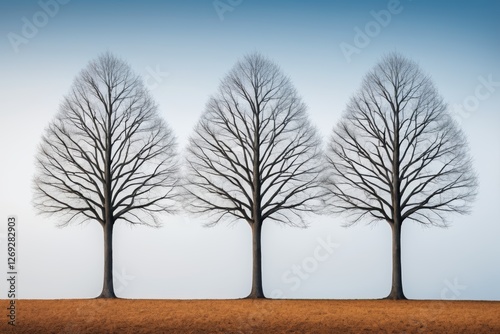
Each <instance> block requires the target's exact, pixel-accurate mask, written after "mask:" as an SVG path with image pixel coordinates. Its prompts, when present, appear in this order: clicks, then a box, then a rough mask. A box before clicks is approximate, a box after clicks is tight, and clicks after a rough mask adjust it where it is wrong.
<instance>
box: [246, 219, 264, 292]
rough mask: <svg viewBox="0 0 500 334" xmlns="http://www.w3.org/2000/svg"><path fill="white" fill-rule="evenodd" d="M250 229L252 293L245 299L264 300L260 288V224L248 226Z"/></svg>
mask: <svg viewBox="0 0 500 334" xmlns="http://www.w3.org/2000/svg"><path fill="white" fill-rule="evenodd" d="M250 227H251V228H252V254H253V270H252V291H251V292H250V294H249V295H248V297H247V298H251V299H255V298H266V297H265V296H264V290H263V288H262V251H261V240H262V238H261V234H262V233H261V232H262V223H261V222H257V221H256V222H254V223H253V224H251V225H250Z"/></svg>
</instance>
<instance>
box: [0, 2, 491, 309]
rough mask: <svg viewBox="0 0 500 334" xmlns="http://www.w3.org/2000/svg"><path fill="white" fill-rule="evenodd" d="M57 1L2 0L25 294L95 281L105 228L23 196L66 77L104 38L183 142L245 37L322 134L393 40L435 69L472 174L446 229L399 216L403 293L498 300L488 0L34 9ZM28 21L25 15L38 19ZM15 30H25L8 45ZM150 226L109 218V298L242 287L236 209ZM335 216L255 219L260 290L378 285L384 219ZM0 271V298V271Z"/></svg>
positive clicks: (1, 240) (7, 177) (3, 183)
mask: <svg viewBox="0 0 500 334" xmlns="http://www.w3.org/2000/svg"><path fill="white" fill-rule="evenodd" d="M53 1H56V0H41V1H14V0H9V1H2V2H0V32H1V37H0V57H1V60H2V61H0V74H1V76H0V92H1V93H0V94H1V95H0V115H1V121H0V157H1V158H0V159H1V160H0V220H3V223H1V224H0V261H1V263H6V239H5V237H6V234H5V232H6V224H7V216H8V215H16V216H17V217H18V219H19V224H20V226H19V230H20V231H19V239H18V243H19V272H20V282H19V294H20V297H21V298H88V297H95V296H97V295H98V294H99V293H100V291H101V288H102V266H103V256H102V254H103V241H102V231H101V228H100V226H99V225H98V224H97V223H88V224H85V225H78V226H71V227H67V228H64V229H58V228H56V227H55V220H53V219H46V218H42V217H39V216H36V215H35V214H34V211H33V209H32V207H31V180H32V177H33V174H34V156H35V152H36V148H37V146H38V144H39V142H40V139H41V135H42V133H43V131H44V129H45V127H46V126H47V125H48V124H49V122H50V121H51V120H52V119H53V117H54V116H55V115H56V113H57V111H58V105H59V103H60V102H61V100H62V98H63V96H64V95H65V94H66V93H67V92H68V90H69V88H70V86H71V83H72V81H73V79H74V78H75V76H76V75H77V74H78V73H79V71H80V70H81V69H82V68H84V67H85V66H86V65H87V63H88V62H89V61H90V60H92V59H94V58H95V57H97V56H98V55H99V54H100V53H102V52H105V51H111V52H113V53H114V54H116V55H118V56H119V57H122V58H123V59H125V60H126V61H128V62H129V64H130V65H131V67H132V68H133V70H135V71H136V72H137V73H139V74H141V75H143V77H144V79H145V80H146V83H147V85H148V86H149V88H150V89H151V93H152V95H153V97H154V98H155V99H156V101H157V102H158V103H159V105H160V114H161V116H162V117H164V118H165V120H166V121H167V122H168V123H169V124H170V126H171V127H172V128H173V129H174V131H175V133H176V135H177V138H178V141H179V144H180V147H181V148H182V147H184V145H185V144H186V140H187V138H188V136H189V134H190V133H191V131H192V129H193V127H194V125H195V124H196V122H197V120H198V118H199V116H200V115H201V113H202V111H203V109H204V105H205V103H206V102H207V100H208V98H209V96H210V95H211V94H213V93H215V92H216V90H217V88H218V84H219V81H220V80H221V79H222V78H223V77H224V76H225V74H226V73H227V72H228V71H229V70H230V68H231V67H232V66H233V65H234V63H235V62H236V61H237V60H238V59H240V58H242V57H243V56H244V55H246V54H248V53H250V52H254V51H259V52H261V53H262V54H264V55H265V56H267V57H269V58H270V59H272V60H274V61H275V62H277V63H278V64H279V65H280V66H281V68H282V69H283V71H284V72H285V73H286V74H287V75H289V76H290V78H291V79H292V81H293V83H294V84H295V86H296V88H297V90H298V91H299V93H300V95H301V96H302V97H303V99H304V102H305V103H306V104H307V105H308V107H309V115H310V118H311V120H312V122H313V123H315V124H316V125H317V127H318V129H319V131H320V132H321V134H322V135H323V137H324V138H325V139H327V138H328V137H329V135H330V132H331V130H332V128H333V126H334V125H335V123H336V121H337V120H338V119H339V117H340V115H341V112H342V111H343V109H344V108H345V105H346V103H347V101H348V100H349V98H350V97H351V96H352V95H353V94H354V93H355V92H356V91H357V89H359V87H360V84H361V80H362V78H363V76H364V75H365V74H366V73H367V71H369V70H370V69H371V68H372V67H373V66H374V65H375V64H376V63H377V62H378V61H379V60H380V59H381V57H382V56H383V55H384V54H385V53H387V52H391V51H398V52H400V53H402V54H403V55H405V56H407V57H409V58H411V59H413V60H415V61H416V62H417V63H418V64H419V65H420V66H421V68H422V69H423V70H424V71H425V72H426V73H428V74H429V75H431V77H432V78H433V80H434V83H435V84H436V87H437V88H438V90H439V91H440V93H441V94H442V95H443V97H444V99H445V101H447V102H448V103H449V105H450V110H452V111H453V112H454V115H455V116H454V117H455V118H456V119H457V120H458V121H459V122H460V123H461V125H462V127H463V129H464V131H465V132H466V134H467V136H468V138H469V142H470V147H471V154H472V156H473V157H474V161H475V167H476V171H477V173H478V175H479V181H480V188H479V195H478V198H477V201H476V203H475V205H474V208H473V212H472V214H471V215H469V216H463V217H462V216H452V221H453V223H452V225H451V227H449V228H447V229H439V228H422V227H421V226H418V225H416V224H414V223H409V224H406V225H405V226H404V227H403V236H402V238H403V240H402V258H403V284H404V289H405V293H406V295H407V297H409V298H414V299H441V298H448V299H449V298H453V299H488V300H489V299H492V300H500V287H499V286H498V282H500V218H499V216H498V207H499V204H500V145H499V144H500V131H499V130H500V112H499V107H500V66H499V65H500V40H499V36H500V20H499V17H500V2H498V1H494V0H492V1H430V0H429V1H425V0H413V1H411V0H401V1H399V2H397V1H396V2H393V1H326V0H325V1H319V0H318V1H294V2H292V1H258V0H243V1H237V0H232V1H230V0H220V1H219V3H226V4H229V6H230V7H231V10H228V11H225V12H224V13H222V14H221V13H218V12H217V10H216V9H215V7H214V1H212V0H203V1H202V0H190V1H123V0H120V1H118V0H114V1H106V2H105V3H102V2H99V1H83V0H71V1H68V0H64V1H63V0H59V2H58V4H59V6H58V7H59V8H58V9H57V10H54V12H53V13H50V14H53V15H47V14H44V12H43V8H42V7H47V6H45V5H43V4H47V3H53ZM62 3H64V4H62ZM41 4H42V5H41ZM231 4H233V5H231ZM49 8H52V10H53V9H54V6H52V7H49ZM389 9H395V10H393V13H391V15H390V17H388V16H385V21H383V22H382V23H378V22H377V21H376V19H375V16H377V15H378V16H380V15H382V14H380V13H381V11H383V13H385V12H387V11H388V10H389ZM374 13H378V14H375V15H374ZM219 14H221V15H222V16H221V15H219ZM44 18H47V20H44ZM26 22H29V23H31V24H33V23H35V24H38V27H37V28H36V29H37V31H35V32H34V31H30V30H29V29H28V28H26V27H24V26H26V25H27V23H26ZM23 27H24V28H23ZM377 27H378V28H377ZM23 29H24V30H23ZM367 29H368V33H369V35H370V36H369V37H368V39H365V40H364V41H362V43H361V44H360V37H359V36H357V34H358V33H359V31H362V32H366V31H367ZM369 29H372V30H369ZM23 34H24V37H23V38H26V39H25V40H23V41H24V42H26V43H22V44H19V45H17V46H16V44H15V43H14V44H13V43H12V39H13V36H17V37H22V36H23ZM17 37H16V38H17ZM361 39H362V38H361ZM17 40H19V39H17ZM346 44H349V45H351V46H353V47H357V53H354V54H352V55H351V57H349V59H347V58H346V57H345V55H344V53H343V52H342V48H341V46H342V45H346ZM155 71H156V72H158V73H159V74H157V75H156V76H155V75H152V73H154V72H155ZM155 77H156V79H155ZM485 82H486V84H485ZM487 82H490V83H489V84H488V83H487ZM163 223H164V224H163V227H162V228H160V229H151V228H146V227H129V226H127V225H122V224H118V225H116V226H115V239H114V240H115V244H114V251H115V253H114V254H115V287H116V292H117V294H118V296H120V297H126V298H239V297H244V296H246V295H247V294H248V292H249V291H250V283H251V238H250V228H249V227H248V225H247V224H246V223H244V222H241V223H237V224H233V225H229V226H228V225H220V226H217V227H215V228H210V229H208V228H204V227H202V223H203V221H202V220H200V219H193V218H190V217H188V216H184V215H179V216H168V215H166V216H164V218H163ZM341 225H342V221H341V220H340V219H337V218H334V217H312V218H311V220H310V227H309V228H308V229H296V228H290V227H286V226H280V225H276V224H274V223H272V222H271V223H268V224H265V226H264V230H263V266H264V268H263V275H264V291H265V293H266V294H267V295H268V296H277V297H281V298H381V297H385V296H386V295H387V294H388V292H389V290H390V278H391V235H390V228H389V226H388V224H387V223H385V222H380V223H378V224H375V225H369V226H367V225H364V224H359V225H357V226H355V227H351V228H344V227H342V226H341ZM328 240H330V241H331V242H332V243H334V244H335V248H334V249H332V252H331V254H330V253H328V256H327V257H326V259H325V258H322V260H321V261H317V260H314V254H315V251H316V249H317V248H318V247H321V245H322V244H324V243H327V242H328ZM315 261H316V262H315ZM315 263H316V265H315ZM0 267H2V268H4V267H5V266H4V265H1V266H0ZM293 268H301V269H302V271H303V274H300V275H299V274H297V273H296V271H294V270H293ZM306 269H307V270H306ZM304 270H305V271H304ZM0 282H1V283H0V296H6V291H7V285H6V281H5V280H1V281H0ZM2 298H4V297H2Z"/></svg>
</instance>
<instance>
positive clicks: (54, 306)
mask: <svg viewBox="0 0 500 334" xmlns="http://www.w3.org/2000/svg"><path fill="white" fill-rule="evenodd" d="M8 303H9V301H7V300H1V305H2V309H3V310H4V311H3V312H2V313H4V314H5V315H4V316H2V319H4V320H2V323H1V324H0V332H1V333H76V334H80V333H82V334H83V333H500V302H476V301H390V300H245V299H243V300H127V299H116V300H106V299H86V300H74V299H69V300H18V301H17V302H16V326H15V327H14V326H11V325H8V324H7V321H8V318H7V316H6V315H7V312H8V311H7V310H6V308H4V306H8V305H9V304H8Z"/></svg>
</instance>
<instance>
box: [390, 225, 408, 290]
mask: <svg viewBox="0 0 500 334" xmlns="http://www.w3.org/2000/svg"><path fill="white" fill-rule="evenodd" d="M401 226H402V224H401V222H400V221H398V220H397V219H396V220H395V221H394V223H393V224H391V228H392V287H391V292H390V293H389V295H388V296H387V299H395V300H399V299H406V297H405V295H404V293H403V277H402V270H401Z"/></svg>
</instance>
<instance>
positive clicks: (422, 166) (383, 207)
mask: <svg viewBox="0 0 500 334" xmlns="http://www.w3.org/2000/svg"><path fill="white" fill-rule="evenodd" d="M328 160H329V165H330V167H331V170H332V175H331V179H330V182H329V188H330V192H331V194H332V195H333V197H332V204H333V206H332V207H333V211H334V212H336V213H339V214H344V215H346V216H347V217H348V218H349V219H348V221H349V223H350V224H352V223H355V222H357V221H359V220H361V219H363V218H367V219H368V220H369V221H378V220H385V221H388V222H392V221H394V214H398V213H397V212H399V214H400V217H399V219H400V220H401V222H402V221H404V220H406V219H409V220H413V221H416V222H419V223H422V224H428V225H438V226H445V225H446V224H447V215H446V214H447V213H448V212H458V213H467V212H468V210H469V209H470V203H471V202H472V201H473V199H474V197H475V195H476V189H477V178H476V176H475V173H474V171H473V168H472V163H471V158H470V155H469V150H468V144H467V140H466V137H465V136H464V133H463V132H462V131H461V130H460V129H459V128H458V126H457V124H456V123H455V122H454V121H453V120H452V119H451V117H449V115H448V113H447V111H446V105H445V103H444V102H443V99H442V98H441V97H440V95H439V94H438V92H437V90H436V89H435V87H434V85H433V83H432V82H431V80H430V78H429V77H428V76H427V75H424V74H423V73H422V72H421V70H420V69H419V67H418V66H417V65H416V64H415V63H414V62H412V61H410V60H408V59H406V58H404V57H403V56H401V55H399V54H390V55H388V56H386V57H385V58H384V59H383V60H382V61H381V62H380V63H379V64H378V65H377V66H376V67H375V68H374V69H373V70H372V71H371V72H369V74H368V75H367V76H366V77H365V78H364V81H363V84H362V87H361V89H360V90H359V92H358V93H357V94H356V95H355V96H354V97H353V98H352V99H351V100H350V102H349V104H348V106H347V109H346V111H345V113H344V115H343V117H342V119H341V121H340V122H339V124H338V125H337V126H336V127H335V129H334V131H333V135H332V137H331V140H330V144H329V147H328ZM395 209H396V210H395ZM395 212H396V213H395Z"/></svg>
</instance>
